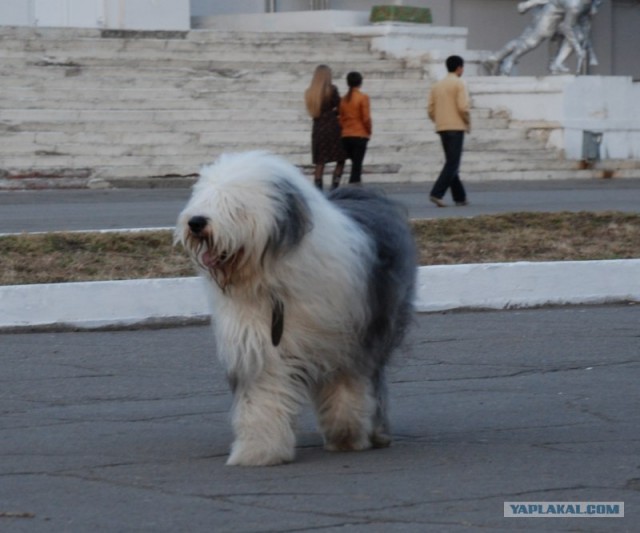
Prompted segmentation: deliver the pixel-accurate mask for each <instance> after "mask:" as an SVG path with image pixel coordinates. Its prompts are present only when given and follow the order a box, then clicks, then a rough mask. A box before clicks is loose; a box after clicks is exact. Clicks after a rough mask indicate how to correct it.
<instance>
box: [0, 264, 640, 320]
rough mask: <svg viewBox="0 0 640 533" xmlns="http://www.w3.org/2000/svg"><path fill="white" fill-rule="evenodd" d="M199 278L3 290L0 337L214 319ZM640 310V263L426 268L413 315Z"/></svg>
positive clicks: (420, 277) (421, 272)
mask: <svg viewBox="0 0 640 533" xmlns="http://www.w3.org/2000/svg"><path fill="white" fill-rule="evenodd" d="M203 283H204V282H203V281H202V280H201V279H200V278H195V277H194V278H169V279H142V280H126V281H103V282H93V283H55V284H42V285H13V286H11V285H9V286H3V287H0V329H5V330H6V329H20V328H27V327H53V326H65V327H74V328H80V329H92V328H100V327H118V326H132V325H140V324H145V323H153V322H169V323H170V322H171V321H174V320H175V321H176V322H179V321H185V320H193V319H204V318H206V317H208V316H209V309H208V304H207V299H206V295H205V294H206V293H205V290H204V289H205V288H204V285H203ZM624 301H630V302H640V259H625V260H617V261H567V262H548V263H530V262H522V263H487V264H472V265H455V266H428V267H421V268H420V269H419V272H418V287H417V298H416V309H417V311H418V312H435V311H446V310H454V309H508V308H526V307H536V306H541V305H569V304H571V305H578V304H602V303H613V302H624Z"/></svg>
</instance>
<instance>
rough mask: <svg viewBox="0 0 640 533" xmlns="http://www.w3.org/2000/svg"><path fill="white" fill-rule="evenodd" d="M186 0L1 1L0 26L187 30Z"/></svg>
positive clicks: (187, 3) (189, 16)
mask: <svg viewBox="0 0 640 533" xmlns="http://www.w3.org/2000/svg"><path fill="white" fill-rule="evenodd" d="M190 9H191V7H190V2H189V0H1V2H0V25H5V26H42V27H47V26H53V27H81V28H103V27H106V28H113V29H128V30H189V29H190V26H191V15H190Z"/></svg>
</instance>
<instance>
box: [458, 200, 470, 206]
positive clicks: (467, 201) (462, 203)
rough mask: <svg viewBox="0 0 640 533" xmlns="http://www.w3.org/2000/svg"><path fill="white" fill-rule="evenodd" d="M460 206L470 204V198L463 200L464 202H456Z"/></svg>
mask: <svg viewBox="0 0 640 533" xmlns="http://www.w3.org/2000/svg"><path fill="white" fill-rule="evenodd" d="M456 205H457V206H458V207H463V206H465V205H469V200H463V201H462V202H456Z"/></svg>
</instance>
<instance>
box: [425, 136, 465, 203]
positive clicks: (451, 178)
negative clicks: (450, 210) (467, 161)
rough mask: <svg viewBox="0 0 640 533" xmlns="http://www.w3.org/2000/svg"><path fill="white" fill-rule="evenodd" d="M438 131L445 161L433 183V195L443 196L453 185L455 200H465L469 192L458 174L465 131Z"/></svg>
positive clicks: (452, 190)
mask: <svg viewBox="0 0 640 533" xmlns="http://www.w3.org/2000/svg"><path fill="white" fill-rule="evenodd" d="M438 133H439V135H440V140H441V141H442V148H443V149H444V157H445V162H444V166H443V167H442V171H441V172H440V176H438V179H437V180H436V182H435V183H434V184H433V188H432V189H431V196H435V197H436V198H443V197H444V195H445V193H446V192H447V189H448V188H449V187H451V195H452V196H453V201H454V202H464V201H466V199H467V193H466V191H465V190H464V186H463V185H462V182H461V181H460V175H459V174H458V172H459V170H460V159H461V158H462V146H463V144H464V131H440V132H438Z"/></svg>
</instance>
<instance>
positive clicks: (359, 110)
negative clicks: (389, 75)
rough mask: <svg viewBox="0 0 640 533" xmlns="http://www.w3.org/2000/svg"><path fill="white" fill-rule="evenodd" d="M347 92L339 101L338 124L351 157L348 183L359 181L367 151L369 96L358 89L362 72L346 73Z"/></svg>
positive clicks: (369, 130)
mask: <svg viewBox="0 0 640 533" xmlns="http://www.w3.org/2000/svg"><path fill="white" fill-rule="evenodd" d="M347 85H348V86H349V92H348V93H347V94H346V95H345V96H343V97H342V100H341V101H340V126H341V127H342V144H343V146H344V150H345V152H346V153H347V158H348V159H351V175H350V176H349V183H360V182H361V179H362V178H361V176H362V162H363V161H364V155H365V153H366V151H367V143H368V142H369V138H370V137H371V130H372V127H371V107H370V104H369V96H368V95H366V94H365V93H363V92H361V91H360V87H362V74H360V73H359V72H349V74H347Z"/></svg>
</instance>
